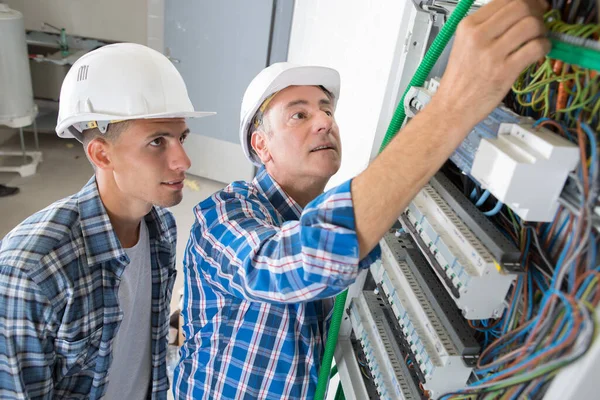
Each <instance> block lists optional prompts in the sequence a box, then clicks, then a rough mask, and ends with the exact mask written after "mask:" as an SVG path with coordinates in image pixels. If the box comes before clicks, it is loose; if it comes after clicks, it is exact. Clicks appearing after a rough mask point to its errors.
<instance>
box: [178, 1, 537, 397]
mask: <svg viewBox="0 0 600 400" xmlns="http://www.w3.org/2000/svg"><path fill="white" fill-rule="evenodd" d="M542 13H543V7H542V6H541V5H540V4H539V3H538V2H537V1H535V0H514V1H511V0H495V1H494V2H492V3H490V4H489V5H487V6H485V7H483V8H482V9H480V10H479V11H478V12H476V13H474V14H473V15H472V16H470V17H468V18H467V19H465V20H464V21H463V22H462V23H461V26H460V28H459V30H458V34H457V38H456V41H455V43H454V48H453V51H452V55H451V57H450V61H449V64H448V67H447V69H446V72H445V74H444V78H443V79H442V82H441V85H440V88H439V90H438V93H437V94H436V96H435V97H434V99H433V100H432V101H431V103H430V104H429V105H428V106H427V107H426V108H425V109H424V110H423V111H422V112H420V113H419V115H418V116H417V117H416V118H414V119H413V120H412V121H411V122H410V123H409V124H408V125H407V126H406V128H404V130H403V131H402V132H400V134H399V135H398V136H397V137H396V138H395V139H394V140H393V141H392V142H391V143H390V144H389V146H388V147H387V148H386V150H385V151H384V152H383V153H382V154H381V155H380V156H379V157H377V159H375V160H374V162H373V163H372V164H371V165H370V166H369V167H368V168H367V170H365V171H364V172H363V173H362V174H360V175H359V176H357V177H356V178H354V179H353V180H350V181H348V182H346V183H343V184H342V185H340V186H338V187H336V188H334V189H331V190H329V191H328V192H326V193H323V190H324V188H325V185H326V184H327V182H328V180H329V178H330V177H331V176H332V175H333V174H334V173H335V172H336V171H337V170H338V168H339V166H340V161H341V148H340V145H341V143H340V136H339V130H338V126H337V124H336V122H335V118H334V110H335V104H336V101H337V98H338V95H339V88H340V83H339V75H338V73H337V72H336V71H334V70H332V69H328V68H321V67H301V66H294V65H291V64H287V63H282V64H275V65H273V66H271V67H269V68H267V69H265V70H263V71H262V72H261V73H260V74H259V75H258V76H257V77H256V78H255V79H254V80H253V81H252V83H251V84H250V86H249V87H248V89H247V91H246V94H245V95H244V100H243V103H242V123H241V127H240V134H241V136H240V139H241V142H242V145H243V146H244V148H245V150H246V154H247V156H248V157H249V159H250V160H251V161H252V162H253V163H255V164H256V165H258V166H260V169H259V171H258V174H257V176H256V178H255V179H254V180H253V181H252V182H235V183H233V184H231V185H229V186H228V187H226V188H225V189H223V190H222V191H220V192H218V193H216V194H214V195H213V196H212V197H210V198H209V199H207V200H205V201H203V202H201V203H200V204H199V205H198V206H197V207H196V208H195V215H196V219H197V221H196V223H195V225H194V226H193V228H192V232H191V238H190V240H189V243H188V246H187V251H186V256H185V260H184V264H185V282H186V283H185V292H184V304H185V307H184V308H185V309H184V321H185V323H184V332H185V335H186V341H185V345H184V346H183V349H182V359H181V361H180V364H179V365H178V367H177V370H176V372H175V382H174V385H175V395H176V397H178V398H180V399H184V398H189V399H191V398H194V399H242V398H243V399H282V398H286V399H287V398H301V399H306V398H312V397H313V396H314V393H315V389H316V385H317V377H318V370H319V367H320V363H321V358H322V355H323V350H324V349H323V348H324V340H325V339H324V336H325V331H326V329H327V325H328V322H329V319H328V316H329V311H330V309H331V308H330V307H329V306H328V304H327V302H325V301H324V300H325V299H329V298H331V297H332V296H334V295H336V294H338V293H340V292H341V291H343V290H344V289H346V288H347V287H348V286H349V285H350V284H352V283H353V282H354V280H355V278H356V276H357V275H358V273H359V271H360V270H361V269H364V268H367V267H368V266H369V264H370V263H371V261H372V260H373V259H374V258H376V257H377V256H378V255H379V248H378V246H377V243H378V241H379V240H380V239H381V238H382V236H383V235H384V233H385V232H386V231H387V230H388V229H389V228H390V226H391V225H392V224H393V223H394V221H395V220H396V218H397V217H398V215H400V213H401V212H402V210H403V209H404V208H405V207H406V206H407V204H408V203H409V202H410V200H411V199H412V198H413V197H414V196H415V194H416V193H417V192H418V191H419V190H420V188H421V187H422V186H423V185H424V184H425V183H426V182H427V181H428V180H429V178H430V177H431V176H432V175H433V174H434V173H435V172H436V171H437V170H438V169H439V167H440V166H441V165H442V163H443V162H444V161H445V160H446V159H447V158H448V157H449V156H450V154H451V153H452V152H453V150H454V149H455V148H456V147H457V146H458V145H459V143H460V142H461V141H462V140H463V138H464V137H465V136H466V135H467V134H468V133H469V131H470V130H471V129H472V128H473V126H474V125H476V124H477V123H478V122H479V121H480V120H481V119H483V118H484V117H485V116H486V115H487V114H488V113H489V112H490V111H491V110H492V109H493V108H494V107H496V106H497V105H498V103H499V102H500V101H501V99H502V98H503V96H504V95H505V94H506V92H507V91H508V90H509V88H510V86H511V84H512V82H513V81H514V80H515V79H516V77H517V76H518V74H519V73H520V72H521V71H522V69H523V68H525V66H527V65H528V64H530V63H532V62H534V61H535V60H537V59H539V58H540V57H542V56H543V55H544V54H545V53H546V52H547V51H548V50H549V43H548V42H547V40H546V39H544V38H543V35H544V26H543V23H542V20H541V16H542ZM365 101H368V99H365ZM356 118H360V115H357V116H356Z"/></svg>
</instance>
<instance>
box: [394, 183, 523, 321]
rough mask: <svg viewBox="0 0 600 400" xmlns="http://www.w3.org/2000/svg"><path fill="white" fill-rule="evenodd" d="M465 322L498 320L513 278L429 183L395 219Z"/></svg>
mask: <svg viewBox="0 0 600 400" xmlns="http://www.w3.org/2000/svg"><path fill="white" fill-rule="evenodd" d="M400 220H401V222H402V225H403V226H404V228H405V230H406V231H408V232H409V233H410V234H411V235H412V236H413V238H414V239H415V241H416V243H417V244H418V245H419V248H420V249H421V251H422V252H423V255H424V256H425V257H426V258H427V259H428V261H429V264H430V265H431V268H433V270H434V271H435V273H436V274H437V275H438V277H439V278H440V280H441V282H442V283H443V284H444V286H445V287H446V289H447V290H448V292H449V293H450V294H451V295H452V299H453V300H454V302H455V303H456V305H457V306H458V307H459V308H460V309H461V311H462V313H463V315H464V316H465V318H467V319H487V318H498V317H499V316H500V315H501V314H502V312H503V311H504V309H505V298H506V295H507V293H508V290H509V288H510V286H511V285H512V283H513V281H514V280H515V278H516V275H515V274H512V273H508V272H507V271H506V270H504V269H503V268H502V267H501V266H500V264H498V262H496V260H494V258H493V257H492V255H491V253H490V252H489V251H488V250H487V249H486V248H485V246H484V245H483V243H482V242H481V241H480V240H479V239H478V238H477V237H476V236H475V234H473V232H472V231H471V230H470V229H469V228H468V227H467V226H466V225H465V224H464V223H463V222H462V221H461V220H460V219H459V218H458V217H457V216H456V213H454V211H452V209H451V208H450V206H449V205H448V204H447V203H446V202H445V201H444V200H443V199H442V198H441V197H440V196H439V194H438V193H437V192H436V191H435V189H434V188H433V187H432V186H431V185H425V187H424V188H423V189H422V190H421V191H420V192H419V193H418V194H417V196H416V197H415V199H414V200H413V201H412V202H411V203H410V205H409V206H408V209H407V210H406V211H405V213H404V215H403V216H401V218H400Z"/></svg>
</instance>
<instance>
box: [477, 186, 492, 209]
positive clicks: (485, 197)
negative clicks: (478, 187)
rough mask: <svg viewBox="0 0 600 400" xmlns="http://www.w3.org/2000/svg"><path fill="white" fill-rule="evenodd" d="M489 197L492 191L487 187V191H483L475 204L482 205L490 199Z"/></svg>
mask: <svg viewBox="0 0 600 400" xmlns="http://www.w3.org/2000/svg"><path fill="white" fill-rule="evenodd" d="M488 197H490V191H489V190H487V189H486V190H485V192H483V194H482V195H481V197H480V198H479V200H477V203H475V205H476V206H477V207H481V206H482V205H483V203H485V201H486V200H487V199H488Z"/></svg>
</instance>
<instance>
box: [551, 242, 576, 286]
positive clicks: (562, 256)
mask: <svg viewBox="0 0 600 400" xmlns="http://www.w3.org/2000/svg"><path fill="white" fill-rule="evenodd" d="M572 241H573V235H570V236H569V240H567V244H566V245H565V248H564V249H563V250H562V251H561V252H560V257H558V261H557V262H556V268H554V274H553V275H552V287H554V285H555V284H556V279H557V278H558V274H559V272H560V270H561V269H562V267H563V265H562V263H563V262H564V261H565V258H566V256H567V253H568V252H569V248H570V247H571V242H572Z"/></svg>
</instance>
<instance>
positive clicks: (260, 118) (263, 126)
mask: <svg viewBox="0 0 600 400" xmlns="http://www.w3.org/2000/svg"><path fill="white" fill-rule="evenodd" d="M317 86H318V87H319V88H320V89H321V90H322V91H323V93H325V95H326V96H327V98H328V99H329V101H331V103H332V104H335V100H336V99H335V95H334V94H333V93H331V92H330V91H329V90H327V88H326V87H325V86H323V85H317ZM275 94H277V92H275V93H273V94H271V95H270V96H269V97H267V98H266V99H265V100H264V101H263V103H262V104H261V105H260V106H259V107H258V109H257V110H256V113H255V114H254V117H252V119H251V120H250V129H249V131H248V139H247V140H248V149H249V150H250V155H251V156H252V157H253V158H255V159H256V160H259V161H260V157H258V154H256V151H255V150H254V147H252V142H251V139H252V134H253V133H254V132H256V131H263V132H265V133H266V134H267V135H269V136H270V135H271V134H272V132H271V129H270V127H269V125H268V121H266V118H265V115H266V114H267V111H269V108H268V107H267V108H263V104H264V102H265V101H270V99H271V98H272V97H273V96H274V95H275Z"/></svg>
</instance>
